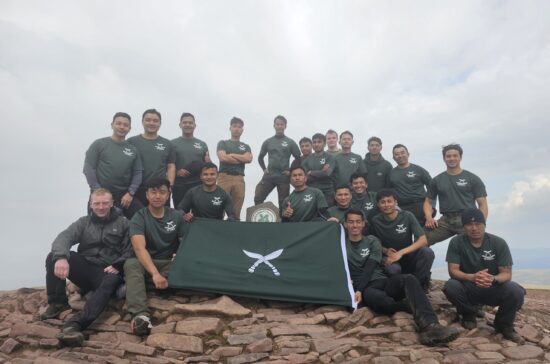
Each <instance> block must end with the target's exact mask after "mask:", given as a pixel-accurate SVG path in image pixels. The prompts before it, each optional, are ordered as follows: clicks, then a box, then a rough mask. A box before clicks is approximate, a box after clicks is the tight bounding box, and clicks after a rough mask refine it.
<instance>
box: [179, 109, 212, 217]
mask: <svg viewBox="0 0 550 364" xmlns="http://www.w3.org/2000/svg"><path fill="white" fill-rule="evenodd" d="M196 127H197V124H196V123H195V116H193V114H191V113H188V112H184V113H183V114H181V117H180V128H181V136H180V137H178V138H176V139H173V140H172V146H173V147H174V151H175V153H176V179H175V181H174V185H173V187H172V202H173V206H174V207H176V206H178V204H179V203H180V201H181V200H182V199H183V196H185V194H186V193H187V191H189V190H190V189H191V188H193V187H195V186H198V185H200V183H201V180H200V171H201V168H202V165H203V164H204V163H208V162H210V155H209V154H208V146H207V145H206V143H205V142H203V141H202V140H200V139H197V138H195V136H194V132H195V128H196Z"/></svg>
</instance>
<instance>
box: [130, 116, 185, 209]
mask: <svg viewBox="0 0 550 364" xmlns="http://www.w3.org/2000/svg"><path fill="white" fill-rule="evenodd" d="M161 122H162V117H161V115H160V112H158V111H157V110H155V109H148V110H145V111H144V112H143V116H142V117H141V124H142V125H143V133H142V134H140V135H136V136H133V137H131V138H129V139H128V142H129V143H130V144H132V145H133V146H135V147H136V149H137V150H138V152H139V156H140V158H141V164H142V166H143V181H142V183H141V185H140V186H139V188H138V189H137V191H136V194H135V196H134V197H135V198H137V199H138V200H139V201H140V202H141V203H142V204H143V206H146V205H147V198H146V197H145V183H146V182H147V181H148V180H150V179H151V178H154V177H166V178H168V181H170V184H171V185H173V184H174V179H175V178H176V164H175V163H176V155H175V153H174V149H173V147H172V143H170V140H168V139H166V138H163V137H161V136H160V135H158V131H159V129H160V125H161ZM167 203H168V205H169V204H170V201H167Z"/></svg>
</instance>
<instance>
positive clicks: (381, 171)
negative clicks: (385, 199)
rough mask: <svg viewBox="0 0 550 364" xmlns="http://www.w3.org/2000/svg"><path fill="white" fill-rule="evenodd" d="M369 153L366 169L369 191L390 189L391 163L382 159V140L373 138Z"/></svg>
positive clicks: (369, 144)
mask: <svg viewBox="0 0 550 364" xmlns="http://www.w3.org/2000/svg"><path fill="white" fill-rule="evenodd" d="M368 149H369V152H368V153H367V154H366V155H365V159H364V161H365V167H366V169H367V182H368V183H369V191H371V192H378V190H381V189H382V188H387V187H389V178H390V172H391V170H392V166H391V163H390V162H388V161H387V160H385V159H384V157H382V154H381V153H380V152H381V151H382V139H380V138H379V137H376V136H373V137H371V138H369V140H368Z"/></svg>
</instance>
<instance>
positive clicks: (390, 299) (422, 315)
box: [362, 274, 438, 329]
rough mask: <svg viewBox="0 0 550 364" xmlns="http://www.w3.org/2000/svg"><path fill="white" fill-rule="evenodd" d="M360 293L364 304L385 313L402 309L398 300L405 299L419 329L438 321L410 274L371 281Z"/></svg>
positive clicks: (388, 313) (402, 306) (418, 285)
mask: <svg viewBox="0 0 550 364" xmlns="http://www.w3.org/2000/svg"><path fill="white" fill-rule="evenodd" d="M362 294H363V302H364V304H365V306H367V307H369V308H371V309H372V310H373V311H374V312H377V313H381V314H385V315H392V314H394V313H395V312H397V311H403V309H404V305H403V303H402V302H399V301H401V300H403V299H405V300H406V302H407V303H408V304H409V306H410V308H411V310H412V314H413V316H414V321H415V322H416V324H417V326H418V327H419V329H423V328H425V327H426V326H428V325H429V324H432V323H437V322H438V320H437V316H436V315H435V313H434V311H433V308H432V306H431V304H430V301H428V298H427V297H426V294H425V293H424V291H423V290H422V287H421V286H420V283H419V282H418V279H416V277H415V276H413V275H411V274H398V275H395V276H393V277H390V278H385V279H377V280H375V281H372V282H370V283H369V284H368V286H367V288H366V289H365V291H363V293H362Z"/></svg>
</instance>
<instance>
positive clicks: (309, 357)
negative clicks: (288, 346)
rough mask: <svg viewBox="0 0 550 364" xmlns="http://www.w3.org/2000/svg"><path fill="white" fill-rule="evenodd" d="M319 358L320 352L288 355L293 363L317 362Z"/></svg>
mask: <svg viewBox="0 0 550 364" xmlns="http://www.w3.org/2000/svg"><path fill="white" fill-rule="evenodd" d="M318 359H319V353H315V352H313V353H309V354H305V355H303V354H290V355H289V356H288V361H289V362H290V363H291V364H307V363H316V362H317V361H318Z"/></svg>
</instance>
